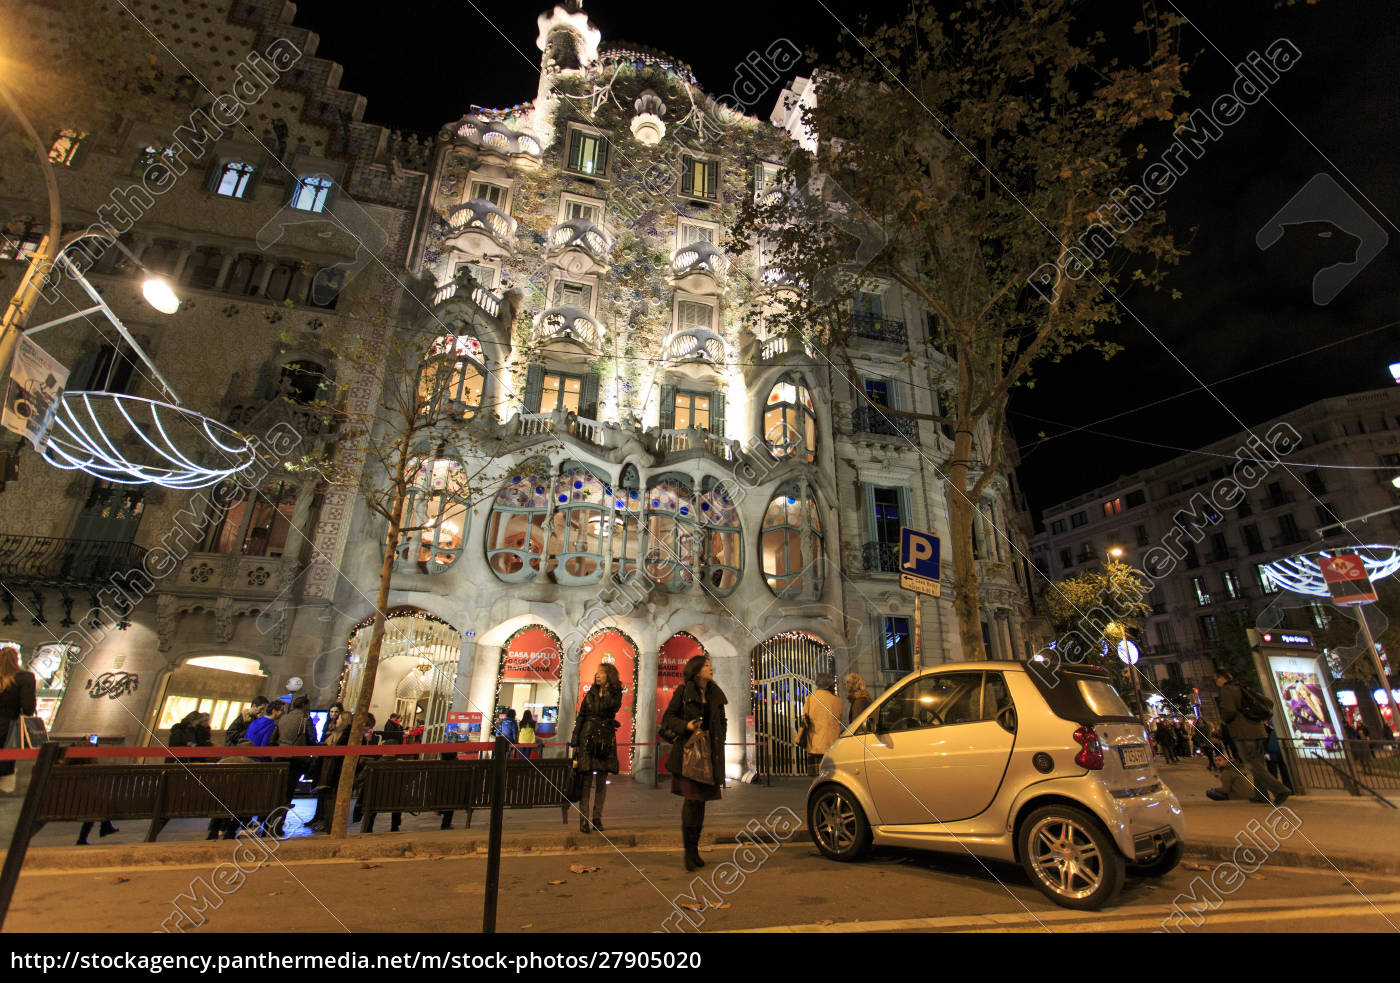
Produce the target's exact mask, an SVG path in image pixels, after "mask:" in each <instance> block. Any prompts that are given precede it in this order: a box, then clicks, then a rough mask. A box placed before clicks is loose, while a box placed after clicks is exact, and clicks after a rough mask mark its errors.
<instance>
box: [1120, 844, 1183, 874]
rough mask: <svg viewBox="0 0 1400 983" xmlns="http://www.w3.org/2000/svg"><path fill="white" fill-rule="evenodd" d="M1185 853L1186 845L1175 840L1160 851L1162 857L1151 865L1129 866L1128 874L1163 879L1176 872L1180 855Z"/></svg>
mask: <svg viewBox="0 0 1400 983" xmlns="http://www.w3.org/2000/svg"><path fill="white" fill-rule="evenodd" d="M1185 852H1186V845H1185V844H1184V843H1182V842H1181V841H1180V840H1177V841H1176V842H1175V843H1173V844H1172V845H1171V846H1169V847H1167V849H1165V850H1163V851H1162V855H1161V856H1160V857H1158V858H1157V859H1156V860H1153V861H1152V862H1151V863H1146V864H1129V865H1128V873H1129V874H1132V875H1133V876H1134V877H1165V876H1166V875H1167V874H1170V873H1171V872H1172V871H1174V870H1176V865H1177V864H1179V863H1181V855H1182V854H1183V853H1185Z"/></svg>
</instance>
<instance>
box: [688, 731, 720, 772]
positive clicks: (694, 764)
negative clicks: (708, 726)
mask: <svg viewBox="0 0 1400 983" xmlns="http://www.w3.org/2000/svg"><path fill="white" fill-rule="evenodd" d="M681 775H683V776H684V777H686V778H689V779H690V780H691V781H692V782H699V783H701V784H702V785H713V784H714V783H715V763H714V759H713V758H711V757H710V733H709V731H705V730H697V731H696V732H695V733H694V734H692V735H691V736H690V740H688V741H686V742H685V748H684V749H683V750H682V751H681Z"/></svg>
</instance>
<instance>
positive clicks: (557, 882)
mask: <svg viewBox="0 0 1400 983" xmlns="http://www.w3.org/2000/svg"><path fill="white" fill-rule="evenodd" d="M545 883H546V884H567V883H569V882H568V881H545Z"/></svg>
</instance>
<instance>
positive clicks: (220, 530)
mask: <svg viewBox="0 0 1400 983" xmlns="http://www.w3.org/2000/svg"><path fill="white" fill-rule="evenodd" d="M296 505H297V489H296V485H293V484H292V483H291V482H287V481H275V482H272V483H271V484H268V485H265V486H263V488H262V489H260V490H257V491H254V492H252V493H251V494H250V493H249V490H248V489H246V488H241V487H239V486H237V485H235V484H232V483H225V484H224V485H222V486H221V487H220V489H219V491H217V492H216V493H215V495H214V517H213V519H212V521H211V522H210V523H209V527H208V530H209V531H208V534H207V535H206V537H205V542H204V552H206V553H241V554H243V555H244V556H267V557H276V556H281V555H282V552H283V550H284V549H285V548H286V545H287V534H288V533H289V532H290V531H291V528H292V513H293V512H295V511H296Z"/></svg>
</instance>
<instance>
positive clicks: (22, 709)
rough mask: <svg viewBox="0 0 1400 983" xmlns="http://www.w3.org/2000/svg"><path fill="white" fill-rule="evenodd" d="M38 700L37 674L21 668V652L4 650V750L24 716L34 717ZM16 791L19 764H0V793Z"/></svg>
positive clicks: (0, 702) (0, 664)
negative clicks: (13, 730) (35, 688)
mask: <svg viewBox="0 0 1400 983" xmlns="http://www.w3.org/2000/svg"><path fill="white" fill-rule="evenodd" d="M34 700H35V694H34V673H32V672H29V671H28V670H26V669H21V668H20V665H19V649H17V648H15V647H14V646H13V645H6V646H5V647H4V648H0V729H2V730H0V747H9V744H10V731H11V730H12V729H13V728H15V727H23V726H24V721H23V720H21V719H20V718H21V717H32V716H34V713H35V706H34ZM16 746H19V745H18V744H17V745H16ZM14 790H15V763H14V762H13V761H0V792H13V791H14Z"/></svg>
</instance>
